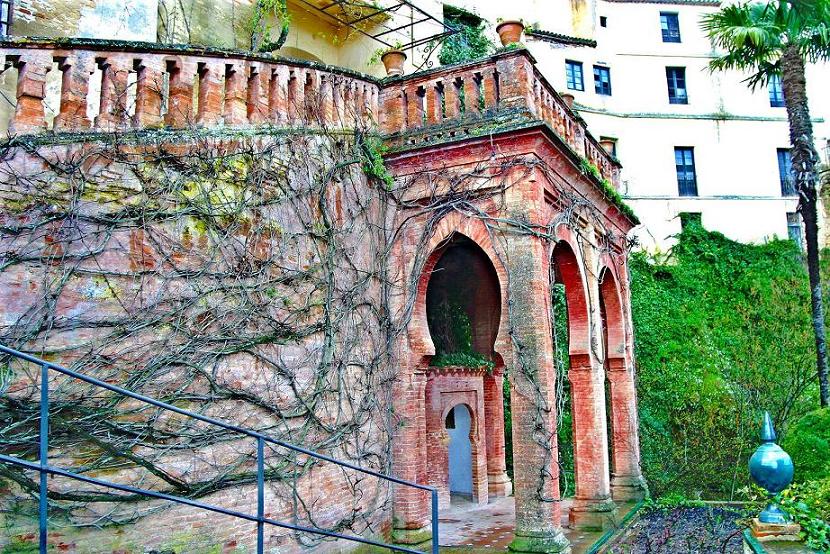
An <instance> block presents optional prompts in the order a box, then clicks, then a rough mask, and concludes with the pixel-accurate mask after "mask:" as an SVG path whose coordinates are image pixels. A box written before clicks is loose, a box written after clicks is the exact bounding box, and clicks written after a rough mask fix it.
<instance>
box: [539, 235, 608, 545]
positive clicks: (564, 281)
mask: <svg viewBox="0 0 830 554" xmlns="http://www.w3.org/2000/svg"><path fill="white" fill-rule="evenodd" d="M569 234H570V233H569ZM577 252H579V250H577V249H575V248H574V247H573V246H572V244H571V242H570V241H569V240H566V239H564V238H560V239H559V240H558V241H557V243H556V245H555V246H554V248H553V252H552V254H551V265H552V270H553V271H552V275H553V278H554V283H555V284H561V285H564V287H565V299H566V303H567V315H568V336H569V340H568V352H569V355H570V356H569V357H570V369H569V371H568V380H569V381H570V385H571V417H572V428H573V457H574V482H575V495H574V504H573V507H572V508H571V510H570V512H569V514H568V519H569V521H570V524H571V525H572V526H574V527H577V526H578V527H581V528H597V529H603V528H607V527H609V526H612V525H614V523H615V519H616V511H615V507H614V504H613V502H612V501H611V484H610V470H609V463H610V461H609V455H608V435H607V421H606V405H605V404H606V403H605V377H604V371H603V368H602V366H601V364H600V363H599V360H598V359H597V357H596V353H595V352H594V349H592V338H594V337H592V336H591V333H592V331H593V330H594V329H592V321H594V320H595V318H596V315H597V314H595V313H594V311H595V310H596V309H597V308H598V307H597V306H595V305H591V295H590V292H589V290H590V286H591V284H590V283H589V280H588V278H589V276H590V275H591V274H590V272H589V271H583V269H584V264H582V263H580V258H579V257H578V255H577Z"/></svg>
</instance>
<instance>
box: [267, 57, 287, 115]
mask: <svg viewBox="0 0 830 554" xmlns="http://www.w3.org/2000/svg"><path fill="white" fill-rule="evenodd" d="M270 72H271V78H270V81H269V83H268V114H269V116H268V120H269V121H271V122H272V123H274V124H277V125H287V124H288V122H289V117H288V112H289V109H288V77H289V70H288V68H287V67H285V66H283V65H275V66H271V68H270Z"/></svg>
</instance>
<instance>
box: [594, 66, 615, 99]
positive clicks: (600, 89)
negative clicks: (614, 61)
mask: <svg viewBox="0 0 830 554" xmlns="http://www.w3.org/2000/svg"><path fill="white" fill-rule="evenodd" d="M594 89H595V90H596V92H597V94H604V95H606V96H611V70H610V69H609V68H607V67H602V66H601V65H595V66H594Z"/></svg>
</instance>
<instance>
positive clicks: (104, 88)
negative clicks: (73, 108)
mask: <svg viewBox="0 0 830 554" xmlns="http://www.w3.org/2000/svg"><path fill="white" fill-rule="evenodd" d="M132 68H133V60H132V59H131V58H129V57H127V56H126V55H119V54H113V55H111V56H109V57H107V58H106V60H104V62H102V63H101V72H102V77H101V104H100V110H99V112H98V116H97V117H96V118H95V127H96V128H98V129H103V130H109V131H112V130H116V129H121V128H124V127H126V125H127V122H128V120H129V117H128V114H127V87H128V83H129V75H130V70H131V69H132Z"/></svg>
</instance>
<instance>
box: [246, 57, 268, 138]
mask: <svg viewBox="0 0 830 554" xmlns="http://www.w3.org/2000/svg"><path fill="white" fill-rule="evenodd" d="M250 68H251V74H250V76H249V77H248V87H247V91H248V97H247V100H246V105H247V117H248V123H250V124H251V125H257V124H260V123H264V122H265V121H267V120H268V113H269V105H268V100H269V98H268V90H269V85H270V80H271V79H270V68H269V66H268V65H266V64H262V63H257V62H252V63H251V64H250Z"/></svg>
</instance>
